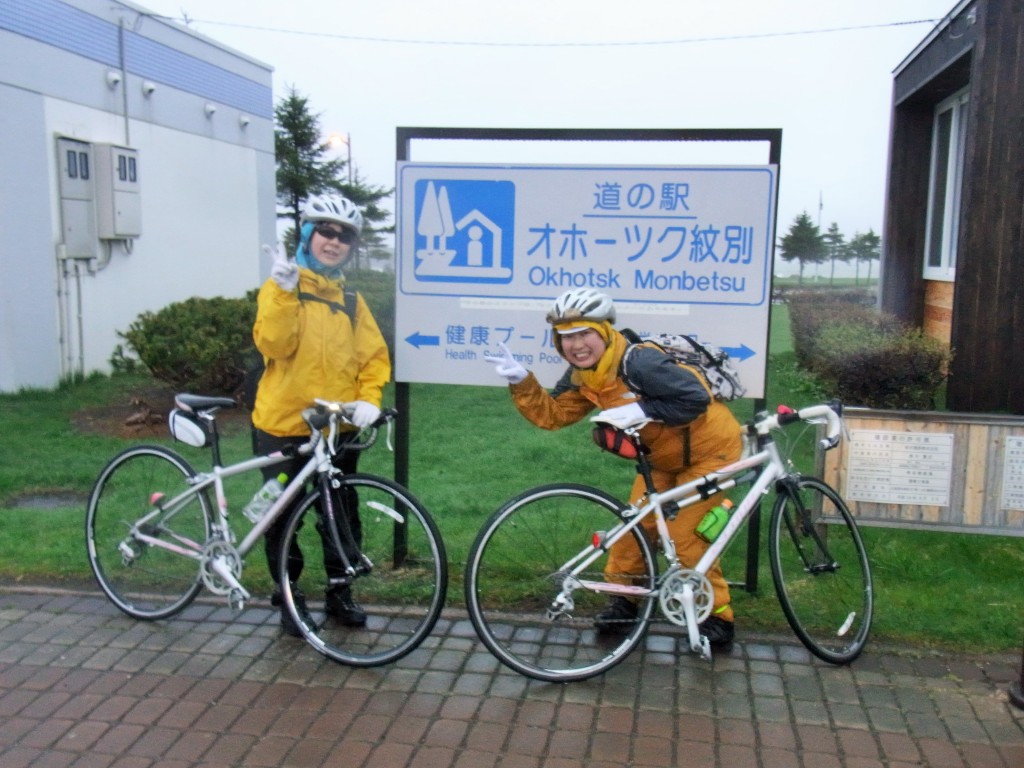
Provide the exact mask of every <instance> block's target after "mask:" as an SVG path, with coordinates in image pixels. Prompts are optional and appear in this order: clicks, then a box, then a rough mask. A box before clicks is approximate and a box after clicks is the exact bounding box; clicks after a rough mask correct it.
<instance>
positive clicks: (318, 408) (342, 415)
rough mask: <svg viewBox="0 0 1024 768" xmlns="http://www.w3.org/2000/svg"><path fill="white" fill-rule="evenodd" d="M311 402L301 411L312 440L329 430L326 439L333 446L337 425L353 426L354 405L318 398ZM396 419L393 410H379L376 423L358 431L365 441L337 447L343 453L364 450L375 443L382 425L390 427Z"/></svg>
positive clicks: (354, 441)
mask: <svg viewBox="0 0 1024 768" xmlns="http://www.w3.org/2000/svg"><path fill="white" fill-rule="evenodd" d="M313 402H314V403H315V405H313V406H311V407H310V408H305V409H303V411H302V419H303V421H305V422H306V423H307V424H308V425H309V428H310V431H311V432H312V433H313V437H314V438H315V437H316V435H317V434H318V433H320V431H321V430H323V429H329V430H330V431H329V434H328V439H329V440H330V442H331V443H332V444H333V443H334V439H333V438H334V436H335V432H336V429H337V427H338V425H339V424H342V425H349V426H355V425H354V424H352V418H351V417H352V413H353V411H354V410H355V403H343V402H335V401H332V400H321V399H319V398H317V399H316V400H314V401H313ZM397 417H398V411H397V410H395V409H394V408H383V409H381V412H380V416H378V417H377V420H376V421H374V422H373V423H372V424H370V425H369V426H367V427H364V428H363V429H361V430H359V434H362V433H364V432H365V433H366V434H367V437H366V439H364V440H352V441H350V442H347V443H343V444H342V445H340V446H337V447H338V448H340V449H341V450H345V451H363V450H366V449H367V448H369V447H370V446H371V445H373V444H374V443H376V442H377V436H378V433H379V431H380V428H381V427H383V426H384V425H388V426H390V425H391V422H393V421H394V420H395V419H396V418H397ZM389 442H390V440H389Z"/></svg>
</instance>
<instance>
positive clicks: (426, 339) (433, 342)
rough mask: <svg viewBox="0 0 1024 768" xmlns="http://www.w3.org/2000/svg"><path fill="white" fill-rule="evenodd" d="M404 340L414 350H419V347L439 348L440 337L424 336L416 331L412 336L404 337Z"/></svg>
mask: <svg viewBox="0 0 1024 768" xmlns="http://www.w3.org/2000/svg"><path fill="white" fill-rule="evenodd" d="M405 340H406V341H407V342H409V343H410V344H412V345H413V346H414V347H416V349H419V348H420V347H439V346H441V337H440V336H424V335H423V334H421V333H420V332H419V331H416V333H414V334H413V335H412V336H406V337H405Z"/></svg>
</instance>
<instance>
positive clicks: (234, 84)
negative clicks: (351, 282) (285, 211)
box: [0, 0, 275, 392]
mask: <svg viewBox="0 0 1024 768" xmlns="http://www.w3.org/2000/svg"><path fill="white" fill-rule="evenodd" d="M122 62H123V63H124V66H123V67H122V66H121V64H122ZM111 73H113V74H111ZM118 79H119V80H120V82H117V83H114V84H113V85H112V81H113V80H118ZM144 83H145V84H147V85H146V86H144ZM270 83H271V71H270V69H269V68H268V67H267V66H266V65H263V64H261V63H259V62H255V61H253V60H251V59H248V58H247V57H245V56H243V55H241V54H239V53H237V52H234V51H231V50H229V49H225V48H223V47H222V46H219V45H218V44H215V43H212V42H210V41H208V40H206V39H205V38H202V37H200V36H198V35H195V34H192V33H190V32H188V31H187V30H184V29H182V28H180V27H178V26H176V25H173V24H168V23H166V22H162V21H159V20H156V19H153V18H149V17H147V16H145V15H144V14H143V13H142V12H141V9H139V8H138V7H137V6H133V5H129V4H126V3H117V2H111V1H110V0H67V1H64V0H16V1H15V2H14V3H13V4H7V3H4V4H3V5H2V6H0V104H2V108H0V135H2V136H4V141H3V142H0V275H3V276H4V277H5V279H3V280H0V391H4V392H8V391H14V390H17V389H20V388H24V387H38V388H50V387H53V386H54V385H56V384H57V383H58V382H59V381H60V380H61V378H64V377H68V376H71V375H76V374H81V373H89V372H91V371H94V370H100V371H106V370H108V369H109V366H108V361H109V358H110V355H111V353H112V352H113V350H114V348H115V346H116V345H117V344H118V343H119V341H120V339H119V338H118V336H117V334H118V332H119V331H125V330H127V328H128V327H129V325H130V324H131V323H132V321H134V320H135V319H136V318H137V317H138V315H139V314H140V313H141V312H144V311H157V310H159V309H161V308H162V307H164V306H166V305H167V304H169V303H171V302H174V301H181V300H184V299H187V298H189V297H191V296H202V297H210V296H228V297H236V296H242V295H244V293H245V292H246V291H247V290H249V289H251V288H254V287H256V286H258V285H259V284H260V282H261V280H262V278H263V277H265V275H266V273H267V270H268V269H269V265H265V264H262V263H261V255H260V243H262V242H273V240H274V239H275V216H274V212H275V207H274V200H275V175H274V174H275V166H274V156H273V97H272V93H271V85H270ZM209 107H212V108H213V111H212V112H211V111H210V109H209ZM58 137H70V138H74V139H77V140H80V141H84V142H89V143H91V144H92V145H93V147H95V145H96V144H98V143H111V144H116V145H120V146H130V147H132V148H134V149H135V150H136V151H137V153H138V169H139V192H140V194H139V197H140V201H141V235H140V236H139V237H136V238H132V239H115V240H100V239H96V242H95V250H94V251H92V252H90V253H89V254H88V255H89V256H90V257H89V258H81V259H61V258H60V254H61V253H62V249H61V241H62V239H63V237H64V235H63V229H62V221H61V206H60V187H59V177H60V174H61V173H62V170H61V158H59V157H58V154H57V149H56V142H57V139H58ZM94 158H95V155H94ZM93 173H94V178H95V168H94V169H93Z"/></svg>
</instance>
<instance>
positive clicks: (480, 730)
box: [0, 589, 1024, 768]
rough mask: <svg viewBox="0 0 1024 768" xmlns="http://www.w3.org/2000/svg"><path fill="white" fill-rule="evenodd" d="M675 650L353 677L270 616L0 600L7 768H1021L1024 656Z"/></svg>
mask: <svg viewBox="0 0 1024 768" xmlns="http://www.w3.org/2000/svg"><path fill="white" fill-rule="evenodd" d="M674 642H675V641H674V640H673V639H672V638H670V637H667V636H664V635H657V634H655V635H652V636H651V637H650V638H649V641H648V644H647V647H646V649H645V650H644V651H643V652H642V653H641V652H638V653H636V654H634V656H633V657H631V658H630V659H628V660H627V661H626V662H625V663H624V664H623V665H621V666H620V667H618V668H616V669H614V670H612V671H611V672H609V673H608V674H606V675H604V676H603V677H601V678H598V679H595V680H591V681H586V682H582V683H573V684H569V685H553V684H546V683H539V682H536V681H531V680H527V679H526V678H523V677H521V676H519V675H518V674H516V673H514V672H512V671H510V670H506V669H505V668H504V667H502V666H501V665H499V664H498V663H497V662H496V661H495V660H494V659H493V658H492V657H491V656H490V655H489V654H488V653H487V651H486V650H485V649H484V648H483V647H482V646H481V645H480V644H479V643H478V642H476V640H475V636H474V634H473V630H472V627H471V626H470V625H469V623H468V621H466V620H465V619H464V618H462V617H459V616H457V615H452V616H447V615H446V616H445V618H444V619H442V621H441V623H440V624H439V625H438V627H437V629H436V630H435V632H434V634H433V636H432V637H431V638H430V640H429V641H428V643H427V644H425V646H424V647H423V648H421V649H420V650H418V651H416V652H415V653H414V654H412V655H411V656H409V657H407V658H406V659H404V660H402V661H401V662H399V663H397V664H394V665H391V666H388V667H382V668H377V669H352V668H348V667H343V666H340V665H338V664H335V663H334V662H332V661H329V660H327V659H325V658H323V657H321V656H319V655H318V654H317V653H316V652H315V651H313V650H312V649H311V648H310V647H308V646H307V645H305V644H304V643H303V642H302V641H300V640H295V639H291V638H285V637H282V636H281V635H280V631H279V629H278V626H277V618H276V615H275V614H274V613H272V612H271V611H270V610H268V609H267V608H266V607H263V608H261V607H250V608H247V609H246V611H245V612H244V613H242V614H241V615H237V616H236V615H234V614H233V613H231V612H230V611H228V610H227V609H226V608H220V607H219V606H218V604H214V603H204V604H202V605H196V606H193V607H192V608H190V609H189V610H188V611H187V612H186V613H185V614H183V615H182V616H181V617H179V618H177V619H175V620H173V621H168V622H158V623H152V624H151V623H143V622H136V621H133V620H132V619H129V618H128V617H126V616H123V615H122V614H120V613H119V612H118V611H117V610H116V609H115V608H113V606H111V605H110V604H109V603H107V602H106V601H105V600H104V599H101V598H99V597H98V596H94V595H91V594H87V595H73V594H65V593H54V592H47V591H42V590H31V589H29V590H18V591H5V590H0V766H3V768H21V766H33V768H50V767H51V766H52V767H54V768H55V767H57V766H75V768H108V767H110V766H116V768H150V766H160V768H191V767H193V766H209V767H211V768H212V767H213V766H217V767H218V768H223V767H224V766H289V767H290V766H301V767H302V768H308V767H309V766H345V768H354V767H357V766H380V768H407V767H408V768H413V767H415V768H421V767H422V768H443V767H446V766H458V767H459V768H491V767H492V766H494V767H500V768H540V767H541V766H544V768H582V767H583V766H587V767H588V768H623V767H624V766H637V767H640V766H645V767H646V766H664V767H667V766H673V767H676V766H678V767H679V768H687V767H688V766H700V767H701V768H712V767H713V766H717V767H720V768H748V767H749V768H789V767H792V768H879V767H884V768H909V767H910V766H925V767H926V768H982V767H984V768H990V767H991V768H1022V767H1024V712H1022V711H1021V710H1019V709H1017V708H1016V707H1014V706H1013V705H1012V704H1010V703H1009V702H1008V695H1007V694H1008V690H1009V686H1010V684H1011V683H1014V682H1016V681H1019V678H1020V674H1021V670H1020V664H1021V660H1020V655H1019V654H1010V655H1004V656H995V657H985V658H980V657H979V658H962V657H952V658H951V657H946V656H939V655H933V654H927V653H916V652H912V651H908V650H905V649H904V650H899V651H897V650H893V649H882V648H878V647H874V646H869V649H868V650H867V651H866V652H865V654H864V656H862V657H861V659H859V660H858V661H857V662H856V663H855V664H854V665H853V666H852V667H848V668H836V667H830V666H828V665H825V664H822V663H820V662H817V661H812V659H811V658H810V657H809V655H808V654H807V653H806V652H805V651H804V650H803V648H802V647H801V646H799V645H794V644H792V643H791V642H790V641H789V639H788V638H783V639H782V640H781V641H780V640H778V639H770V638H749V637H748V638H745V639H744V642H740V643H737V644H736V646H735V648H734V649H733V651H732V652H731V653H730V654H729V655H725V656H718V657H716V658H715V660H714V662H713V663H711V664H708V663H705V662H702V661H701V660H700V659H698V658H696V657H695V656H692V655H689V654H684V655H677V654H676V653H675V649H674Z"/></svg>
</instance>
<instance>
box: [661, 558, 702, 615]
mask: <svg viewBox="0 0 1024 768" xmlns="http://www.w3.org/2000/svg"><path fill="white" fill-rule="evenodd" d="M686 584H691V585H692V586H693V610H694V613H695V614H696V616H697V623H698V624H700V623H701V622H703V621H704V619H706V618H707V617H708V616H710V615H711V610H712V609H713V608H714V605H715V590H714V588H713V587H712V586H711V582H710V581H708V577H707V576H704V575H703V574H700V573H697V572H696V571H694V570H690V569H689V568H682V569H680V570H678V571H676V572H675V573H670V574H668V576H666V577H665V580H664V581H663V582H662V583H661V588H660V589H659V590H658V600H659V602H660V603H661V612H662V613H663V614H665V617H666V618H667V619H668V620H669V621H671V622H672V623H673V624H678V625H679V626H681V627H685V626H686V612H685V611H684V609H683V586H684V585H686Z"/></svg>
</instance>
